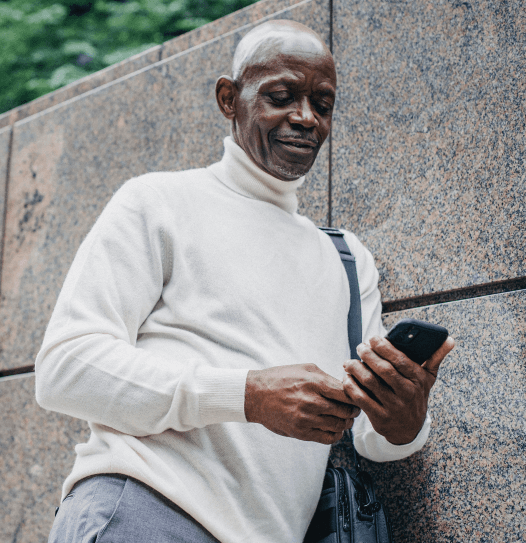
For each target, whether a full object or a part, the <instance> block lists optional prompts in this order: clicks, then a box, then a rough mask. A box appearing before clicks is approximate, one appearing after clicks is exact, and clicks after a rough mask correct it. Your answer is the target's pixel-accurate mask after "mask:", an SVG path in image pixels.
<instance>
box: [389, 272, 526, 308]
mask: <svg viewBox="0 0 526 543" xmlns="http://www.w3.org/2000/svg"><path fill="white" fill-rule="evenodd" d="M521 290H526V277H516V278H514V279H505V280H503V281H493V282H491V283H483V284H479V285H472V286H469V287H462V288H458V289H451V290H445V291H442V292H433V293H431V294H423V295H421V296H413V297H408V298H400V299H398V300H389V301H387V302H383V304H382V313H393V312H395V311H404V310H406V309H413V308H416V307H425V306H429V305H437V304H445V303H450V302H461V301H463V300H471V299H472V298H480V297H482V296H492V295H495V294H506V293H509V292H518V291H521Z"/></svg>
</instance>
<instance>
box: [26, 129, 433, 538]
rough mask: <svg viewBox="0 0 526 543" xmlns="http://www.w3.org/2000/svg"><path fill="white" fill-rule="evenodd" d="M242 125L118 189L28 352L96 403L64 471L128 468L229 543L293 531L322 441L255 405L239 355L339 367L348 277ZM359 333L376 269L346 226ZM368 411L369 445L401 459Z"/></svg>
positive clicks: (373, 311) (59, 387)
mask: <svg viewBox="0 0 526 543" xmlns="http://www.w3.org/2000/svg"><path fill="white" fill-rule="evenodd" d="M302 182H303V178H301V179H298V180H297V181H293V182H285V181H281V180H278V179H276V178H274V177H272V176H270V175H268V174H266V173H264V172H263V171H261V170H260V169H259V168H258V167H257V166H255V165H254V164H253V163H252V161H251V160H250V159H249V158H248V157H247V155H246V154H245V153H244V151H243V150H242V149H241V148H240V147H238V146H237V145H236V144H235V143H234V142H233V140H232V139H231V138H230V137H228V138H226V139H225V155H224V157H223V160H222V161H221V162H219V163H217V164H214V165H212V166H210V167H209V168H206V169H197V170H190V171H185V172H176V173H174V172H159V173H151V174H147V175H143V176H140V177H138V178H135V179H132V180H130V181H128V182H127V183H125V184H124V185H123V187H122V188H121V189H120V190H119V191H118V192H117V193H116V194H115V195H114V197H113V198H112V200H111V201H110V203H109V204H108V205H107V207H106V208H105V210H104V211H103V213H102V214H101V216H100V217H99V219H98V220H97V222H96V224H95V226H94V227H93V229H92V230H91V232H90V233H89V234H88V236H87V237H86V239H85V240H84V242H83V243H82V245H81V247H80V248H79V251H78V253H77V255H76V257H75V260H74V262H73V264H72V266H71V269H70V271H69V273H68V276H67V278H66V280H65V283H64V286H63V288H62V291H61V293H60V296H59V298H58V301H57V305H56V307H55V310H54V312H53V316H52V318H51V321H50V323H49V326H48V329H47V331H46V335H45V338H44V343H43V345H42V348H41V351H40V353H39V354H38V357H37V361H36V395H37V401H38V402H39V404H40V405H41V406H42V407H44V408H46V409H50V410H54V411H59V412H61V413H66V414H68V415H71V416H73V417H78V418H80V419H84V420H87V421H88V422H89V426H90V428H91V437H90V439H89V441H88V443H84V444H80V445H77V447H76V449H75V450H76V453H77V459H76V462H75V465H74V467H73V471H72V473H71V474H70V475H69V477H68V478H67V479H66V481H65V483H64V488H63V496H65V495H66V494H67V493H68V492H69V491H70V489H71V487H72V486H73V485H74V483H75V482H76V481H78V480H80V479H82V478H84V477H86V476H89V475H94V474H98V473H123V474H126V475H129V476H132V477H135V478H136V479H139V480H140V481H143V482H144V483H146V484H147V485H149V486H150V487H152V488H154V489H156V490H157V491H159V492H161V493H162V494H163V495H165V496H166V497H167V498H169V499H170V500H172V501H173V502H175V503H176V504H178V505H179V506H180V507H182V508H183V509H184V510H185V511H187V512H188V513H189V514H190V515H191V516H192V517H194V518H195V519H196V520H197V521H198V522H200V523H201V524H202V525H203V526H204V527H205V528H207V529H208V530H209V531H210V532H211V533H212V534H213V535H214V536H215V537H217V538H218V539H219V540H220V541H222V542H223V543H238V542H239V543H241V542H251V543H266V542H268V543H293V542H296V543H301V542H302V540H303V536H304V533H305V531H306V529H307V526H308V524H309V521H310V518H311V516H312V514H313V512H314V510H315V508H316V504H317V501H318V498H319V493H320V489H321V485H322V480H323V474H324V471H325V465H326V462H327V456H328V454H329V447H328V446H325V445H321V444H318V443H311V442H303V441H299V440H295V439H291V438H286V437H282V436H278V435H276V434H273V433H272V432H270V431H269V430H267V429H266V428H265V427H263V426H261V425H259V424H250V423H247V422H246V419H245V414H244V393H245V382H246V376H247V372H248V371H249V370H250V369H262V368H267V367H270V366H276V365H286V364H298V363H314V364H316V365H318V366H319V367H320V368H321V369H322V370H324V371H325V372H327V373H329V374H331V375H333V376H334V377H337V378H340V379H341V378H342V376H343V369H342V364H343V362H344V360H346V359H347V358H348V356H349V348H348V344H347V329H346V321H347V311H348V307H349V287H348V282H347V277H346V275H345V272H344V269H343V266H342V265H341V263H340V259H339V256H338V253H337V251H336V250H335V248H334V246H333V244H332V242H331V241H330V239H329V238H328V237H327V236H326V235H325V234H323V233H322V232H320V231H319V230H318V229H317V228H316V227H315V226H314V224H312V223H311V222H310V221H309V220H308V219H306V218H305V217H301V216H299V215H298V214H297V213H296V208H297V199H296V189H297V188H298V187H299V186H300V185H301V184H302ZM346 240H347V242H348V244H349V246H350V248H351V250H352V251H353V252H354V254H355V256H356V259H357V269H358V277H359V282H360V290H361V296H362V313H363V331H364V338H365V339H367V338H369V337H371V336H372V335H374V334H382V333H383V332H384V330H383V327H382V324H381V320H380V310H381V305H380V295H379V292H378V289H377V279H378V273H377V271H376V268H375V266H374V263H373V259H372V257H371V255H370V253H369V252H368V251H367V250H366V249H365V248H364V247H363V246H362V245H361V244H360V242H359V241H358V240H357V239H356V237H355V236H353V235H352V234H346ZM428 431H429V420H427V421H426V424H425V426H424V428H423V429H422V431H421V432H420V434H419V436H418V437H417V439H416V440H415V441H414V442H413V443H411V444H409V445H404V446H395V445H391V444H390V443H388V442H387V441H386V440H385V439H384V438H383V437H381V436H379V435H378V434H377V433H376V432H375V431H374V430H373V429H372V427H371V425H370V423H369V421H368V419H367V417H366V416H365V415H364V414H361V415H360V417H359V418H358V419H357V421H356V423H355V428H354V433H355V443H356V447H357V449H358V451H359V452H360V453H361V454H363V455H364V456H366V457H368V458H371V459H374V460H378V461H383V460H394V459H399V458H403V457H405V456H408V455H409V454H411V453H412V452H414V451H416V450H418V449H419V448H421V447H422V446H423V444H424V443H425V440H426V438H427V434H428Z"/></svg>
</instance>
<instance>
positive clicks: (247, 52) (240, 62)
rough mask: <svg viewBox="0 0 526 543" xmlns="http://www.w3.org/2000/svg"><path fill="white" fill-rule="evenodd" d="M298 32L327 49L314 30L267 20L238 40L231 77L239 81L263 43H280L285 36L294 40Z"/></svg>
mask: <svg viewBox="0 0 526 543" xmlns="http://www.w3.org/2000/svg"><path fill="white" fill-rule="evenodd" d="M298 32H301V33H302V35H303V36H305V35H306V36H310V38H311V39H312V41H313V42H316V43H319V44H320V45H321V48H322V49H326V50H327V51H328V49H327V47H326V46H325V44H324V43H323V42H322V41H321V39H320V38H319V36H318V35H317V34H316V32H314V30H311V29H310V28H308V27H306V26H304V25H302V24H300V23H294V22H291V21H269V22H267V23H263V24H261V25H259V26H256V27H255V28H254V29H252V30H251V31H250V32H249V33H248V34H246V35H245V36H244V37H243V39H242V40H241V41H240V42H239V44H238V46H237V47H236V51H235V53H234V59H233V61H232V77H233V79H234V80H235V81H239V80H240V79H241V77H242V76H243V72H244V71H245V69H246V68H247V66H249V65H250V64H252V63H254V62H257V53H258V52H259V49H260V48H261V46H262V45H263V44H265V45H267V44H274V43H282V42H283V40H284V38H285V37H289V38H290V39H291V40H295V39H297V36H298ZM287 35H288V36H287Z"/></svg>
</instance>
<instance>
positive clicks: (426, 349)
mask: <svg viewBox="0 0 526 543" xmlns="http://www.w3.org/2000/svg"><path fill="white" fill-rule="evenodd" d="M448 335H449V333H448V331H447V330H446V329H445V328H444V327H443V326H438V324H431V323H430V322H425V321H419V320H417V319H402V320H401V321H399V322H397V323H396V324H395V325H394V326H393V327H392V328H391V330H389V332H388V333H387V336H386V337H387V339H388V340H389V341H390V342H391V343H392V344H393V346H394V347H396V348H397V349H398V350H399V351H402V352H403V353H404V354H405V355H406V356H407V357H408V358H410V359H411V360H413V362H416V363H417V364H423V363H424V362H425V361H426V360H428V359H429V358H431V356H432V355H433V353H434V352H435V351H436V350H437V349H438V348H439V347H440V346H441V345H442V344H443V343H444V341H446V339H447V337H448Z"/></svg>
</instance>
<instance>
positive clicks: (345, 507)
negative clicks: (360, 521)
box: [336, 470, 351, 532]
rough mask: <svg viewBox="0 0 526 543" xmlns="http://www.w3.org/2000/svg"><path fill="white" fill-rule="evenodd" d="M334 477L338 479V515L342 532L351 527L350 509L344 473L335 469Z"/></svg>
mask: <svg viewBox="0 0 526 543" xmlns="http://www.w3.org/2000/svg"><path fill="white" fill-rule="evenodd" d="M336 478H337V479H338V517H339V519H340V521H341V525H342V527H343V531H344V532H348V531H349V530H350V529H351V511H350V506H349V496H347V492H345V483H344V480H343V478H344V475H343V474H342V473H341V472H340V471H339V470H336Z"/></svg>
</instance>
